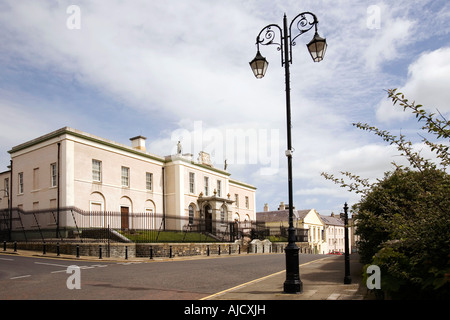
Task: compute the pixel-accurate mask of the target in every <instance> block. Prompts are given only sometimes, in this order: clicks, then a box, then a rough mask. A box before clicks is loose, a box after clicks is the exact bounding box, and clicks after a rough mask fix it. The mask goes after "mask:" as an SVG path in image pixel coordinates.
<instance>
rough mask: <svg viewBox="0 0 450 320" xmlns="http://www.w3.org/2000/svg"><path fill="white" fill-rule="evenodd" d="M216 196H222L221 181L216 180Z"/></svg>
mask: <svg viewBox="0 0 450 320" xmlns="http://www.w3.org/2000/svg"><path fill="white" fill-rule="evenodd" d="M217 196H218V197H221V196H222V181H220V180H217Z"/></svg>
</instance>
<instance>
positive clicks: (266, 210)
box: [264, 203, 269, 212]
mask: <svg viewBox="0 0 450 320" xmlns="http://www.w3.org/2000/svg"><path fill="white" fill-rule="evenodd" d="M268 211H269V205H268V204H267V203H264V212H268Z"/></svg>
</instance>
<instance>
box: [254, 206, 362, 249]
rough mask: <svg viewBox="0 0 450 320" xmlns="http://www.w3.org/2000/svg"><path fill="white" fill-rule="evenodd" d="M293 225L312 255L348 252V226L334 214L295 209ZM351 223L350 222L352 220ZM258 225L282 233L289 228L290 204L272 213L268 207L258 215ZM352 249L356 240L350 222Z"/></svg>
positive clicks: (273, 233) (272, 233) (271, 232)
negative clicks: (346, 250)
mask: <svg viewBox="0 0 450 320" xmlns="http://www.w3.org/2000/svg"><path fill="white" fill-rule="evenodd" d="M293 214H294V216H293V225H294V228H295V229H296V230H297V233H301V232H302V231H303V233H302V234H303V235H304V237H303V239H302V240H303V242H308V246H309V249H310V251H311V252H314V253H319V254H327V253H337V252H340V253H343V252H345V225H344V221H343V220H341V219H340V217H339V216H336V215H334V214H333V213H332V214H331V215H330V216H324V215H320V214H319V213H318V212H317V211H316V210H315V209H308V210H296V209H295V207H294V208H293ZM350 220H351V219H350ZM256 221H257V223H264V224H265V227H266V228H268V230H269V232H270V234H271V235H279V234H280V230H286V229H287V228H288V226H289V205H288V204H284V202H281V203H280V206H279V207H278V209H277V210H274V211H270V210H269V206H268V205H267V204H265V206H264V211H262V212H256ZM349 225H350V227H349V239H350V241H349V250H350V252H351V251H352V248H356V246H355V243H354V241H353V240H352V239H353V238H354V237H353V236H352V235H353V234H354V232H353V231H354V228H353V225H352V224H351V221H350V223H349Z"/></svg>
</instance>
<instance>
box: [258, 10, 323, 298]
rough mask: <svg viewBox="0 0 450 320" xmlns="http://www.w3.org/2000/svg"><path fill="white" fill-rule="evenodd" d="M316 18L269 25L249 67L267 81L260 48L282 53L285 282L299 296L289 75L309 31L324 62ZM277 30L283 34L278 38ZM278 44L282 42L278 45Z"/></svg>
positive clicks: (299, 17)
mask: <svg viewBox="0 0 450 320" xmlns="http://www.w3.org/2000/svg"><path fill="white" fill-rule="evenodd" d="M317 24H318V21H317V17H316V16H315V15H314V14H313V13H311V12H303V13H300V14H299V15H297V16H296V17H295V18H294V19H293V20H292V21H291V23H290V25H289V27H288V23H287V18H286V15H284V17H283V29H281V28H280V27H279V26H278V25H276V24H270V25H268V26H266V27H264V28H263V29H262V30H261V31H260V32H259V34H258V36H257V37H256V45H257V48H258V51H257V54H256V57H255V58H254V59H253V60H252V61H251V62H250V66H251V68H252V70H253V73H254V74H255V77H256V78H257V79H261V78H263V77H264V74H265V72H266V70H267V67H268V65H269V63H268V62H267V60H266V58H264V57H263V56H261V53H260V51H259V46H260V45H271V44H274V45H277V46H278V50H279V51H281V65H282V66H284V71H285V86H286V120H287V150H286V157H287V158H288V192H289V228H288V232H289V234H288V245H287V246H286V248H285V249H284V250H285V254H286V281H285V282H284V292H285V293H299V292H302V289H303V288H302V287H303V284H302V282H301V280H300V271H299V264H300V263H299V255H298V253H299V248H298V247H297V245H296V243H295V241H296V235H295V229H294V221H293V220H294V210H293V207H294V199H293V187H292V152H293V149H292V143H291V96H290V93H291V88H290V73H289V65H290V64H291V63H292V47H293V46H295V44H296V43H295V39H296V38H297V37H298V36H300V35H302V34H303V33H305V32H307V31H309V30H310V29H311V28H312V27H313V26H314V27H315V32H316V33H315V36H314V37H313V39H312V40H311V41H310V42H309V43H308V45H307V47H308V50H309V52H310V54H311V57H312V58H313V60H314V61H315V62H319V61H321V60H322V59H323V56H324V54H325V51H326V48H327V45H326V40H325V39H323V38H321V37H320V36H319V35H318V34H317ZM293 25H294V26H295V27H296V28H295V29H297V30H295V29H294V31H296V34H292V26H293ZM274 29H278V31H279V32H280V35H279V37H278V36H277V33H276V32H275V31H274ZM278 41H279V42H278Z"/></svg>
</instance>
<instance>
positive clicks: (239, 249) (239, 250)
mask: <svg viewBox="0 0 450 320" xmlns="http://www.w3.org/2000/svg"><path fill="white" fill-rule="evenodd" d="M238 254H241V245H240V244H238Z"/></svg>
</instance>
